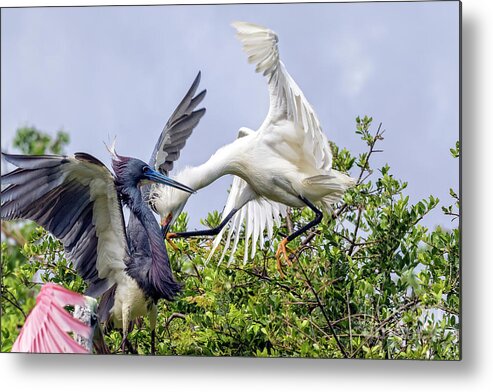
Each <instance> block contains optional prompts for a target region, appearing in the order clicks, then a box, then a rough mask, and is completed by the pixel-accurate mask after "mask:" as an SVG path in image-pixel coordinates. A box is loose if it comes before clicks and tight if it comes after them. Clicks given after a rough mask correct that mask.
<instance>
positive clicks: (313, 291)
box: [296, 256, 348, 358]
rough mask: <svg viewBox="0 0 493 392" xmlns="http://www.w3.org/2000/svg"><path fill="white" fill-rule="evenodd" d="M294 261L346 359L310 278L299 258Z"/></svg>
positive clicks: (345, 354) (345, 355)
mask: <svg viewBox="0 0 493 392" xmlns="http://www.w3.org/2000/svg"><path fill="white" fill-rule="evenodd" d="M296 259H297V262H296V265H297V266H298V267H299V268H300V269H301V272H303V275H304V276H305V279H306V283H307V284H308V287H310V290H311V292H312V293H313V295H314V296H315V299H316V301H317V304H318V308H319V309H320V310H321V311H322V314H323V316H324V318H325V321H327V325H328V326H329V328H330V331H331V332H332V336H334V339H335V341H336V343H337V346H339V350H341V353H342V355H343V356H344V358H348V355H347V353H346V350H345V349H344V346H343V345H342V344H341V342H340V340H339V338H338V336H337V334H336V332H335V330H334V327H333V326H332V323H331V321H330V319H329V316H328V315H327V313H326V312H325V308H324V306H323V305H322V302H321V301H320V298H319V297H318V294H317V291H316V290H315V289H314V288H313V285H312V282H311V281H310V278H308V275H307V273H306V271H305V269H304V268H303V266H302V265H301V262H300V260H299V257H298V256H296Z"/></svg>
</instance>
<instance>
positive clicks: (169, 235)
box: [166, 233, 179, 252]
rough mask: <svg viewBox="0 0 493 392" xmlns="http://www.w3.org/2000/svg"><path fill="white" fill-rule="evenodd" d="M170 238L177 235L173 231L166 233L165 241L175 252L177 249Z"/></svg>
mask: <svg viewBox="0 0 493 392" xmlns="http://www.w3.org/2000/svg"><path fill="white" fill-rule="evenodd" d="M172 238H177V235H176V234H175V233H166V241H167V242H168V244H170V245H171V247H172V248H173V249H174V250H175V252H178V251H179V249H178V247H177V246H176V245H175V244H174V242H173V241H172V240H171V239H172Z"/></svg>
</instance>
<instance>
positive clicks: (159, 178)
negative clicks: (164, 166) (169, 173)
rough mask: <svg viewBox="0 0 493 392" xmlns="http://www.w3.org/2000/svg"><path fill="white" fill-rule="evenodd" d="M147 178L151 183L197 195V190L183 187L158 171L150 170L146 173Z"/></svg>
mask: <svg viewBox="0 0 493 392" xmlns="http://www.w3.org/2000/svg"><path fill="white" fill-rule="evenodd" d="M145 176H146V177H147V179H148V180H150V181H153V182H157V183H159V184H163V185H168V186H172V187H173V188H176V189H180V190H182V191H184V192H188V193H195V190H193V189H192V188H189V187H188V186H186V185H183V184H181V183H179V182H178V181H175V180H172V179H171V178H169V177H166V176H165V175H163V174H161V173H159V172H157V171H154V170H149V171H148V172H147V173H145Z"/></svg>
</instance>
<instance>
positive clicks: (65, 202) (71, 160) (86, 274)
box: [0, 153, 127, 297]
mask: <svg viewBox="0 0 493 392" xmlns="http://www.w3.org/2000/svg"><path fill="white" fill-rule="evenodd" d="M3 155H4V157H5V159H6V160H7V161H8V162H10V163H12V164H13V165H15V166H17V167H18V169H16V170H14V171H13V172H11V173H8V174H6V175H3V176H2V177H1V181H2V185H4V184H9V186H8V187H7V188H5V189H4V190H2V192H1V210H0V217H1V218H2V219H8V220H10V219H30V220H33V221H35V222H36V223H38V224H39V225H41V226H43V227H44V228H45V229H46V230H48V231H49V232H50V233H52V234H53V235H54V236H55V237H57V238H58V239H60V241H61V242H62V243H63V245H64V247H65V256H66V258H67V259H68V260H70V261H71V262H72V263H73V265H74V266H75V268H76V269H77V272H78V273H79V274H80V275H81V277H82V278H83V279H84V280H86V281H87V282H88V283H89V284H90V287H89V290H88V295H91V296H93V297H96V296H99V295H100V294H101V293H102V292H103V291H105V290H107V289H109V288H110V287H111V286H112V285H113V284H114V283H115V282H116V275H118V274H121V273H122V272H123V271H124V269H125V263H124V259H125V256H126V252H127V242H126V236H125V229H124V226H123V214H122V210H121V204H120V200H119V197H118V194H117V192H116V189H115V183H114V179H113V175H112V174H111V173H110V171H109V170H108V169H107V168H106V166H104V164H103V163H101V162H100V161H99V160H97V159H96V158H94V157H93V156H91V155H89V154H85V153H76V154H75V156H74V157H68V156H56V155H43V156H28V155H9V154H3Z"/></svg>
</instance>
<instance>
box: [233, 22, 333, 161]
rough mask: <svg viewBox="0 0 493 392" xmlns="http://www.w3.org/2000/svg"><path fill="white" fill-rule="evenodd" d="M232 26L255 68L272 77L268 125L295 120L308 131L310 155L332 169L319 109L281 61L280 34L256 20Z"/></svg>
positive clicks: (306, 144) (305, 133)
mask: <svg viewBox="0 0 493 392" xmlns="http://www.w3.org/2000/svg"><path fill="white" fill-rule="evenodd" d="M232 26H233V27H234V28H235V29H236V30H237V37H238V39H239V40H240V41H241V42H242V43H243V50H244V51H245V52H246V53H247V54H248V61H249V62H250V63H254V64H256V69H255V70H256V71H257V72H261V73H262V74H263V75H264V76H267V78H268V83H269V94H270V108H269V113H268V114H267V118H266V122H264V125H268V124H269V123H270V122H274V121H277V120H279V119H283V118H286V119H288V120H291V121H293V122H294V124H295V125H296V126H297V129H300V131H303V132H304V145H303V148H304V150H305V151H306V154H305V155H306V157H313V159H314V164H315V166H316V167H318V168H320V169H324V170H330V168H331V167H332V152H331V150H330V146H329V142H328V140H327V137H326V136H325V134H324V133H323V131H322V128H321V126H320V122H319V120H318V117H317V115H316V114H315V111H314V110H313V108H312V107H311V105H310V104H309V102H308V100H307V99H306V98H305V96H304V95H303V93H302V91H301V89H300V88H299V87H298V85H297V84H296V83H295V81H294V80H293V79H292V78H291V76H290V75H289V73H288V72H287V70H286V68H285V67H284V64H283V63H282V61H280V60H279V50H278V47H277V42H278V38H277V35H276V33H274V32H273V31H272V30H269V29H267V28H265V27H262V26H259V25H256V24H253V23H246V22H235V23H233V24H232ZM264 129H268V127H262V128H261V130H260V131H261V132H262V131H263V130H264Z"/></svg>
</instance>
